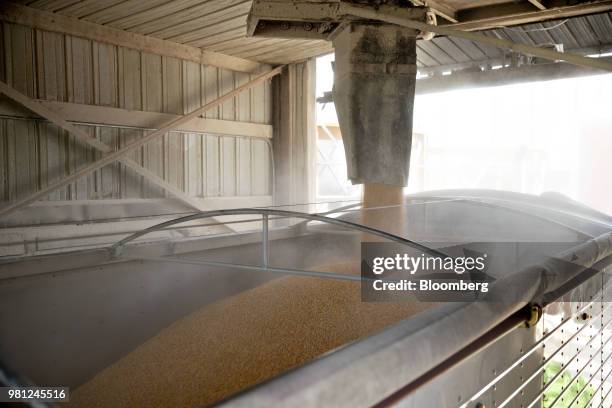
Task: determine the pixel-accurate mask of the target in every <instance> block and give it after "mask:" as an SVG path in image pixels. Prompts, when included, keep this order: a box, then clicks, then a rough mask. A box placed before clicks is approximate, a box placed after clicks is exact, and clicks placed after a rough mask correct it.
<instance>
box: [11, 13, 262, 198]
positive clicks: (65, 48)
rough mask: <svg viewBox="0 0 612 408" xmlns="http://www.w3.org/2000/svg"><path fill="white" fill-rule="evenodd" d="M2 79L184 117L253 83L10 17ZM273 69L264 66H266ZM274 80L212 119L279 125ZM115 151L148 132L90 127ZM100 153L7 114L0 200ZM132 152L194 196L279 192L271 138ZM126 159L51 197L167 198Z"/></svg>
mask: <svg viewBox="0 0 612 408" xmlns="http://www.w3.org/2000/svg"><path fill="white" fill-rule="evenodd" d="M0 37H1V38H0V47H1V49H0V79H2V80H3V81H6V82H7V83H8V84H9V85H11V86H13V87H15V88H16V89H17V90H19V91H21V92H23V93H25V94H27V95H28V96H30V97H33V98H39V99H47V100H53V101H61V102H73V103H81V104H91V105H100V106H110V107H118V108H125V109H133V110H143V111H152V112H164V113H174V114H184V113H188V112H190V111H192V110H194V109H195V108H196V107H198V106H200V105H201V104H203V103H206V102H209V101H211V100H214V99H215V98H217V97H218V96H219V95H222V94H224V93H226V92H228V91H231V90H232V89H233V88H235V87H237V86H239V85H241V84H243V83H245V82H247V81H248V80H249V78H250V77H254V76H255V75H256V74H246V73H240V72H232V71H228V70H224V69H219V68H215V67H209V66H203V65H199V64H197V63H194V62H189V61H182V60H179V59H176V58H171V57H165V56H159V55H153V54H148V53H143V52H138V51H135V50H131V49H126V48H122V47H116V46H112V45H108V44H102V43H98V42H94V41H90V40H85V39H81V38H76V37H71V36H67V35H63V34H58V33H51V32H45V31H41V30H36V29H32V28H29V27H25V26H21V25H15V24H10V23H6V22H1V31H0ZM266 68H267V67H262V69H266ZM270 107H271V94H270V84H268V83H266V84H262V85H259V86H257V87H255V88H253V89H251V90H250V91H247V92H244V93H242V94H240V95H239V96H237V97H236V98H234V99H233V100H230V101H227V102H225V103H224V104H223V105H221V106H219V107H218V108H216V109H213V110H211V111H209V112H208V113H207V114H206V117H209V118H215V119H225V120H237V121H246V122H255V123H265V124H269V123H271V114H270ZM83 129H86V131H87V132H90V134H92V135H95V136H96V137H98V138H99V139H100V140H101V141H103V142H104V143H107V144H109V145H110V146H112V147H113V148H114V149H118V148H120V147H121V146H123V145H125V144H126V143H128V142H129V141H130V140H133V139H134V138H138V137H140V136H141V135H142V134H143V132H145V131H144V130H141V129H127V128H116V127H108V126H106V127H94V126H83ZM96 157H99V153H97V152H94V151H93V149H91V148H87V147H83V145H82V144H81V143H79V142H77V141H75V140H74V138H73V137H71V136H69V135H67V134H66V132H64V131H61V130H58V128H57V127H55V126H53V125H51V124H49V123H46V122H42V121H31V120H13V119H6V118H4V119H0V201H3V202H7V201H13V200H15V199H17V198H19V197H23V196H25V195H27V194H28V193H32V192H34V191H36V190H38V189H40V188H41V187H44V186H45V185H47V184H48V183H50V182H52V181H55V180H58V179H59V178H61V177H63V176H64V175H66V174H69V173H72V172H74V171H75V170H76V169H78V168H79V167H80V166H83V165H85V164H86V163H89V162H91V161H93V160H94V159H95V158H96ZM131 157H132V158H133V159H134V160H136V161H137V162H138V163H140V164H142V165H144V166H145V167H146V168H148V169H150V170H152V171H154V172H155V173H156V174H158V175H159V176H161V177H163V178H164V179H165V180H167V181H169V182H172V183H173V184H175V185H177V186H179V187H180V188H182V189H183V190H184V191H185V192H187V193H189V194H191V195H194V196H249V195H269V194H271V192H270V190H271V183H270V173H271V165H270V162H271V157H270V152H269V149H268V146H267V142H266V141H265V140H261V139H249V138H241V137H233V136H220V135H210V134H206V135H204V134H187V135H184V134H180V133H170V134H168V135H166V136H164V137H163V138H160V139H159V140H157V141H155V142H152V143H149V144H148V145H146V146H145V147H144V148H142V149H141V150H139V151H137V152H136V153H134V154H132V155H131ZM164 194H165V193H164V192H162V191H161V190H160V189H159V188H158V187H156V186H152V185H150V183H148V182H146V181H145V180H143V179H142V178H141V177H140V176H137V175H135V174H134V173H133V172H131V171H130V170H129V169H126V168H124V167H123V166H122V165H120V164H114V165H109V166H107V167H105V168H103V169H101V170H99V171H97V172H95V173H93V174H91V175H90V176H88V177H83V178H82V179H80V180H79V181H77V182H76V183H73V184H71V185H69V186H67V187H66V188H63V189H61V190H58V191H56V192H54V193H52V194H50V196H49V197H48V199H50V200H80V199H100V198H154V197H164Z"/></svg>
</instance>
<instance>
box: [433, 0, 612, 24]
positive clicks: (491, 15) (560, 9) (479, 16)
mask: <svg viewBox="0 0 612 408" xmlns="http://www.w3.org/2000/svg"><path fill="white" fill-rule="evenodd" d="M611 10H612V0H595V1H591V2H588V3H581V4H577V5H563V4H558V5H557V6H553V5H549V6H548V8H546V9H544V10H534V9H533V5H531V4H530V3H525V2H519V3H512V2H509V3H502V4H496V5H492V6H485V7H478V8H473V9H465V10H460V11H458V12H457V16H458V20H459V22H458V23H454V24H446V25H444V27H449V28H455V29H460V30H463V31H476V30H487V29H491V28H499V27H505V26H513V25H519V24H529V23H537V22H541V21H546V20H552V19H559V18H570V17H577V16H583V15H588V14H595V13H605V12H608V11H611Z"/></svg>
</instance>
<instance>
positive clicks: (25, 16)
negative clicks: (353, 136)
mask: <svg viewBox="0 0 612 408" xmlns="http://www.w3.org/2000/svg"><path fill="white" fill-rule="evenodd" d="M0 20H3V21H8V22H11V23H15V24H23V25H26V26H28V27H33V28H38V29H41V30H46V31H53V32H59V33H64V34H68V35H73V36H75V37H81V38H87V39H89V40H94V41H99V42H102V43H107V44H113V45H117V46H120V47H126V48H131V49H135V50H138V51H145V52H150V53H153V54H158V55H166V56H169V57H175V58H180V59H184V60H187V61H193V62H197V63H199V64H203V65H210V66H214V67H219V68H225V69H230V70H232V71H240V72H255V71H256V70H257V69H259V68H260V66H261V65H260V64H259V63H258V62H255V61H251V60H247V59H244V58H239V57H234V56H231V55H226V54H221V53H218V52H212V51H205V50H202V49H200V48H197V47H192V46H189V45H185V44H179V43H176V42H172V41H166V40H162V39H159V38H154V37H149V36H145V35H141V34H136V33H131V32H128V31H123V30H118V29H116V28H112V27H108V26H104V25H100V24H95V23H90V22H87V21H83V20H79V19H76V18H72V17H67V16H63V15H61V14H57V13H51V12H48V11H43V10H38V9H35V8H32V7H27V6H22V5H19V4H14V3H10V2H4V1H2V2H0Z"/></svg>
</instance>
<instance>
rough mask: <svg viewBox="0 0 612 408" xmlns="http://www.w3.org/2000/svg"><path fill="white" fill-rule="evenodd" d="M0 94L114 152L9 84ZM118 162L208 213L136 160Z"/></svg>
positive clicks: (0, 87)
mask: <svg viewBox="0 0 612 408" xmlns="http://www.w3.org/2000/svg"><path fill="white" fill-rule="evenodd" d="M0 92H1V93H3V94H5V95H6V96H8V97H9V98H11V99H13V100H14V101H16V102H18V103H20V104H22V105H23V106H25V107H26V108H28V109H29V110H31V111H32V112H34V113H36V114H38V115H40V116H41V117H43V118H45V119H47V120H49V121H51V122H53V123H55V124H56V125H57V126H59V127H60V128H62V129H64V130H65V131H67V132H68V133H70V134H72V135H73V136H74V137H76V138H77V139H79V140H80V141H81V142H83V143H85V144H88V145H89V146H91V147H93V148H94V149H96V150H98V151H100V152H102V153H109V152H111V151H112V149H111V148H110V147H109V146H107V145H105V144H104V143H102V142H100V141H99V140H98V139H96V138H95V137H92V136H90V135H88V134H87V133H85V132H83V131H82V130H81V129H79V128H77V127H75V126H74V125H73V124H71V123H69V122H67V121H66V120H65V119H64V118H63V117H61V116H60V115H58V114H57V113H55V112H53V111H52V110H50V109H49V108H47V107H46V106H44V105H42V104H41V103H38V102H36V101H35V100H33V99H30V98H29V97H28V96H26V95H24V94H22V93H21V92H19V91H17V90H16V89H14V88H12V87H10V86H8V85H7V84H5V83H4V82H2V81H0ZM118 160H119V162H121V163H122V164H123V165H125V166H127V167H129V168H130V169H132V170H133V171H135V172H136V173H137V174H139V175H141V176H143V177H144V178H145V179H147V180H149V181H151V182H152V183H153V184H155V185H157V186H159V187H161V188H163V189H164V190H166V191H167V192H169V193H170V194H172V195H173V196H175V197H176V198H178V199H179V200H181V201H182V202H184V203H185V204H187V205H189V206H190V207H193V208H195V209H196V210H198V211H206V210H208V208H206V207H205V206H204V205H202V202H201V201H199V200H198V199H196V198H195V197H191V196H189V195H188V194H185V192H183V191H182V190H180V189H179V188H178V187H176V186H174V185H173V184H171V183H168V182H167V181H166V180H164V179H162V178H161V177H159V176H158V175H157V174H155V173H153V172H152V171H150V170H148V169H146V168H144V167H142V166H141V165H140V164H138V163H136V162H135V161H134V160H132V159H129V158H125V157H123V158H119V159H118Z"/></svg>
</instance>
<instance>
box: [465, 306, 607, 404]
mask: <svg viewBox="0 0 612 408" xmlns="http://www.w3.org/2000/svg"><path fill="white" fill-rule="evenodd" d="M594 303H595V301H591V302H589V303H587V304H586V305H585V306H584V307H583V308H581V309H580V310H578V311H577V312H576V313H575V314H573V315H571V316H569V317H568V318H567V319H565V320H564V321H563V322H561V323H560V324H559V325H558V326H556V327H555V328H554V329H552V330H551V331H550V332H548V333H547V334H546V335H544V336H543V337H542V338H541V339H540V340H538V341H537V342H536V343H535V344H534V345H533V346H531V348H530V349H529V350H527V351H526V352H525V354H523V355H522V356H521V357H519V358H518V359H516V360H515V361H514V362H513V363H512V364H510V366H509V367H508V368H506V369H505V370H504V371H502V372H501V373H500V374H498V375H497V376H496V377H495V378H493V380H491V381H490V382H489V383H488V384H487V385H485V386H484V387H483V388H481V389H480V390H479V391H478V392H477V393H476V394H474V395H472V396H471V397H470V399H468V400H467V401H466V402H464V403H463V404H462V405H460V406H459V408H467V406H468V404H470V403H471V402H474V401H476V400H477V399H478V398H480V396H482V395H483V394H484V393H485V392H487V390H488V389H489V388H491V387H492V386H494V385H495V384H497V383H498V382H499V381H500V380H501V379H502V378H504V377H505V376H506V375H507V374H508V373H509V372H510V371H512V370H513V369H514V368H515V367H516V366H517V365H519V364H520V363H522V362H523V361H525V360H526V359H527V358H528V357H529V356H530V355H531V354H533V353H534V352H535V351H536V350H538V348H539V347H540V345H541V344H542V343H544V342H546V341H547V340H548V339H549V338H550V337H551V336H552V335H553V334H554V333H556V332H557V330H559V329H560V328H561V327H563V326H565V325H566V324H567V323H568V322H570V321H572V318H573V317H574V316H576V315H579V314H580V313H582V312H584V311H585V310H587V309H588V308H589V307H591V306H592V305H593V304H594Z"/></svg>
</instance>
